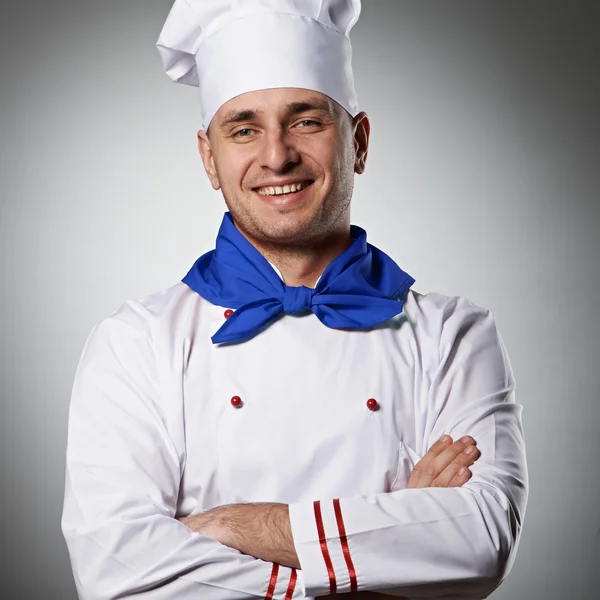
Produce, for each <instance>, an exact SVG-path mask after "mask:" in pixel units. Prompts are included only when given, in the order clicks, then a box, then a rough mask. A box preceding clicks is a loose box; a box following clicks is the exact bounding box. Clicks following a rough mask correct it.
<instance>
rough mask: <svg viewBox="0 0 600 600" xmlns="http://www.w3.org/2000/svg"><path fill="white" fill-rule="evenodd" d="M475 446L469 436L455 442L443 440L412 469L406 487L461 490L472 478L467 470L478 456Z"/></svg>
mask: <svg viewBox="0 0 600 600" xmlns="http://www.w3.org/2000/svg"><path fill="white" fill-rule="evenodd" d="M444 438H445V439H444ZM475 444H476V442H475V440H474V439H473V438H472V437H471V436H469V435H467V436H464V437H462V438H461V439H460V440H457V441H456V442H452V438H451V437H450V436H449V435H447V436H444V437H443V438H442V439H440V440H438V441H437V442H435V444H433V446H431V448H430V449H429V451H428V452H427V454H426V455H425V456H424V457H423V458H422V459H421V460H420V461H419V462H418V463H417V464H416V465H415V468H414V469H413V471H412V473H411V474H410V478H409V480H408V483H407V485H406V487H407V488H424V487H461V486H462V485H464V484H465V483H466V482H467V481H468V480H469V479H470V478H471V470H470V469H469V467H470V466H471V465H472V464H473V463H474V462H475V461H476V460H477V459H478V458H479V455H480V452H479V450H478V449H477V447H476V446H475ZM461 469H463V470H462V471H461Z"/></svg>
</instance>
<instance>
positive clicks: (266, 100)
mask: <svg viewBox="0 0 600 600" xmlns="http://www.w3.org/2000/svg"><path fill="white" fill-rule="evenodd" d="M311 109H314V110H322V111H325V112H327V113H329V114H331V115H332V116H334V115H335V114H337V112H338V111H337V103H336V102H335V101H334V100H332V99H331V98H330V97H329V96H326V95H325V94H322V93H320V92H316V91H315V90H308V89H303V88H274V89H268V90H257V91H253V92H246V93H244V94H240V95H239V96H236V97H235V98H232V99H231V100H228V101H227V102H225V103H224V104H223V105H222V106H220V107H219V110H218V111H217V112H216V113H215V116H214V117H213V121H214V122H215V123H217V124H219V125H223V124H224V123H226V122H227V121H228V120H230V119H231V118H232V117H235V116H236V115H238V114H239V113H242V112H247V113H250V112H251V113H254V114H255V115H256V116H266V117H269V116H277V117H279V116H285V115H287V114H289V113H291V112H301V111H302V110H311Z"/></svg>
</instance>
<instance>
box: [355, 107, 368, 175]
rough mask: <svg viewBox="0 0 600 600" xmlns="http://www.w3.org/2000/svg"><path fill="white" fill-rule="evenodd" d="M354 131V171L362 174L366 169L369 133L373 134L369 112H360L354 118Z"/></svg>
mask: <svg viewBox="0 0 600 600" xmlns="http://www.w3.org/2000/svg"><path fill="white" fill-rule="evenodd" d="M352 131H353V134H354V153H355V160H354V172H355V173H358V174H359V175H360V174H361V173H363V172H364V170H365V166H366V162H367V154H368V151H369V135H370V134H371V124H370V123H369V117H367V113H365V112H360V113H358V114H357V115H356V116H355V117H354V119H352Z"/></svg>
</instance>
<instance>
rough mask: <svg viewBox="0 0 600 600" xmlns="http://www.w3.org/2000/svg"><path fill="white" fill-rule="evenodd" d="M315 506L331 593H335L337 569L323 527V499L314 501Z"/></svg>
mask: <svg viewBox="0 0 600 600" xmlns="http://www.w3.org/2000/svg"><path fill="white" fill-rule="evenodd" d="M314 508H315V520H316V521H317V531H318V532H319V542H320V543H321V552H322V553H323V560H324V561H325V565H326V566H327V573H328V575H329V593H330V594H335V592H336V591H337V584H336V581H335V571H334V570H333V563H332V562H331V557H330V556H329V549H328V548H327V538H326V537H325V527H323V517H322V515H321V501H320V500H315V501H314Z"/></svg>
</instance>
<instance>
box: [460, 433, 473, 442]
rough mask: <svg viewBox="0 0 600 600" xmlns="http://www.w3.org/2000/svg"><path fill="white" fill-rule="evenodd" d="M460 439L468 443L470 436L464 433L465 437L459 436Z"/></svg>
mask: <svg viewBox="0 0 600 600" xmlns="http://www.w3.org/2000/svg"><path fill="white" fill-rule="evenodd" d="M460 441H461V442H462V443H463V444H468V443H469V442H470V441H471V438H470V437H469V436H468V435H465V437H463V438H460Z"/></svg>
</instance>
